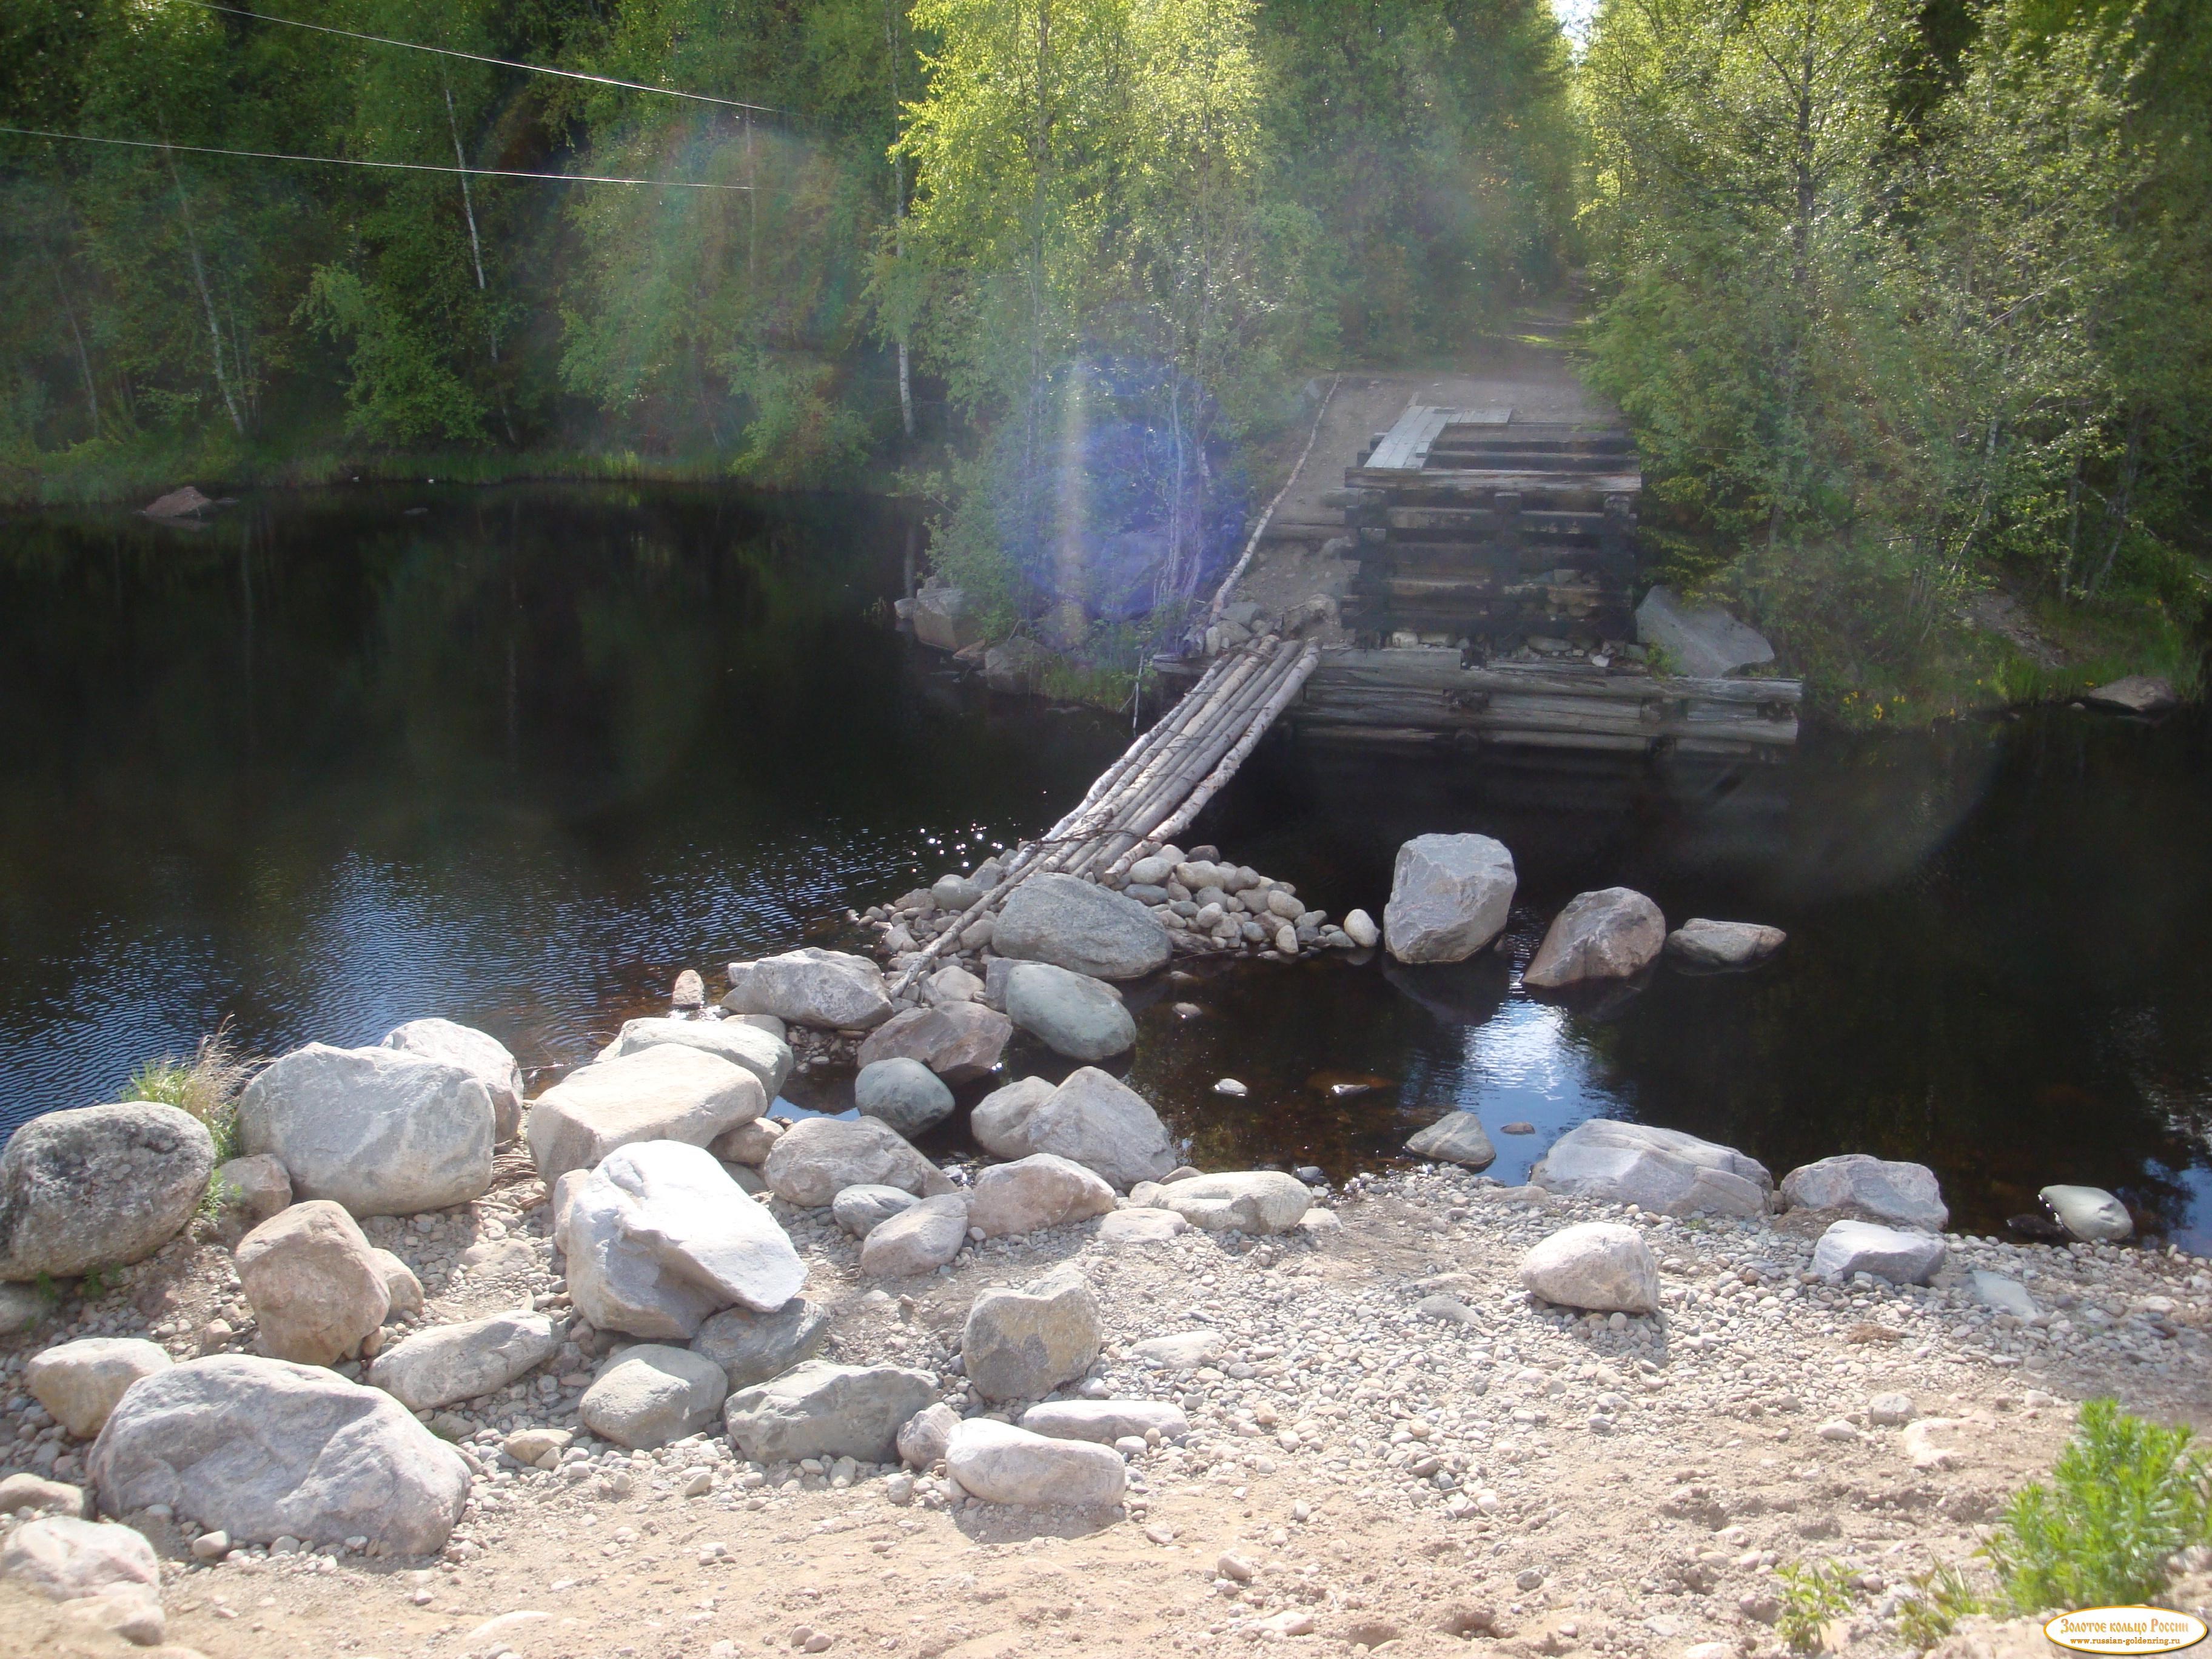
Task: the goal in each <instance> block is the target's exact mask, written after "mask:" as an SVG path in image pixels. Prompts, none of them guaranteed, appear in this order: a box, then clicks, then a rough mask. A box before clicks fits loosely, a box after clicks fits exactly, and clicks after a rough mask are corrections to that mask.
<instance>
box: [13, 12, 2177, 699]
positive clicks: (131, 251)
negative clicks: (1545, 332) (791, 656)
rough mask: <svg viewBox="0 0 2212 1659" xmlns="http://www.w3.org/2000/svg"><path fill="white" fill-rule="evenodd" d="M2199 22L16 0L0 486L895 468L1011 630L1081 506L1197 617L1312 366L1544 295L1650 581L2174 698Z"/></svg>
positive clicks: (1817, 671) (1846, 639) (1365, 356)
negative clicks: (2068, 658) (1638, 481)
mask: <svg viewBox="0 0 2212 1659" xmlns="http://www.w3.org/2000/svg"><path fill="white" fill-rule="evenodd" d="M2203 14H2204V9H2203V8H2201V7H2199V6H2197V5H2196V4H2193V3H2191V0H2140V3H2136V4H2133V5H2130V4H2125V3H2121V0H1604V3H1602V4H1601V6H1600V7H1599V9H1598V10H1597V13H1596V15H1595V19H1594V21H1592V23H1591V25H1590V27H1589V30H1588V33H1587V36H1586V38H1583V39H1580V40H1570V39H1569V38H1568V37H1567V36H1566V35H1565V33H1563V32H1562V29H1561V27H1560V26H1559V22H1558V21H1557V20H1556V19H1555V18H1554V16H1553V13H1552V11H1551V9H1550V8H1549V6H1548V5H1547V3H1546V0H807V3H792V0H440V3H434V0H332V3H319V4H316V5H314V6H312V7H308V6H303V5H295V6H293V7H289V8H286V9H283V10H282V11H279V10H278V9H276V8H275V7H274V5H273V3H272V4H271V6H270V7H267V8H264V7H261V6H259V5H258V4H247V5H244V6H236V7H234V6H230V5H225V4H215V3H210V0H127V3H125V0H10V3H9V5H8V6H7V7H6V8H5V9H0V128H4V129H6V131H0V285H4V291H5V292H6V293H7V294H8V295H9V297H10V300H11V301H12V302H11V303H10V304H9V305H8V306H7V307H4V308H0V499H13V500H16V501H40V500H46V501H63V500H72V499H113V498H117V497H125V498H131V499H135V498H136V497H137V492H140V491H141V490H143V489H146V488H148V487H149V486H152V485H156V484H161V485H166V484H167V483H173V482H178V481H182V480H185V479H187V478H195V479H200V480H204V481H207V482H210V483H224V482H228V483H238V484H244V483H308V482H319V481H325V480H333V479H339V478H348V477H362V476H370V475H383V476H398V477H410V476H420V475H422V474H423V473H424V472H426V471H427V472H429V473H431V474H433V475H439V476H446V477H461V478H467V477H486V478H489V477H501V476H510V475H519V474H526V473H527V474H537V475H550V476H564V475H576V476H586V477H591V476H615V477H654V476H663V477H719V478H725V479H732V480H735V481H738V482H741V483H746V484H750V485H754V486H759V487H763V488H776V489H853V488H860V489H870V490H875V491H879V492H887V493H894V494H898V495H907V496H910V497H915V498H918V499H920V500H921V501H925V502H927V504H928V506H929V508H930V510H931V512H932V513H933V520H934V535H933V549H932V556H933V561H934V562H935V563H936V564H937V566H938V568H939V569H940V570H941V571H943V572H945V573H947V574H951V575H953V576H955V577H957V579H958V580H961V581H963V583H964V584H965V585H967V586H971V587H973V588H975V589H976V590H978V591H979V592H984V593H987V594H988V595H989V596H990V597H991V599H992V601H993V603H994V605H995V606H996V614H997V616H998V618H999V626H1000V627H1001V628H1002V629H1004V628H1012V627H1015V626H1018V625H1019V624H1020V623H1022V621H1023V618H1024V595H1025V594H1026V593H1027V592H1029V591H1030V583H1029V581H1028V580H1027V576H1028V574H1030V573H1034V572H1035V571H1036V570H1037V569H1039V568H1041V567H1042V566H1043V565H1045V564H1047V563H1048V562H1050V561H1052V560H1053V559H1054V558H1056V557H1061V556H1065V549H1066V544H1067V541H1068V539H1069V538H1070V536H1071V534H1073V532H1072V530H1071V525H1070V520H1071V515H1072V514H1073V515H1074V516H1075V517H1078V518H1079V519H1080V520H1081V523H1082V526H1083V528H1084V532H1085V534H1103V533H1111V532H1121V531H1134V530H1139V529H1141V530H1143V531H1145V532H1147V533H1148V534H1151V535H1152V536H1154V537H1156V538H1164V543H1165V546H1166V548H1167V557H1166V561H1165V568H1164V571H1163V572H1161V573H1158V575H1157V578H1156V580H1155V581H1154V584H1153V590H1152V600H1153V601H1154V602H1157V603H1163V604H1167V605H1173V604H1175V603H1176V602H1178V601H1180V600H1182V599H1188V596H1190V595H1191V594H1192V593H1193V592H1195V591H1196V590H1197V586H1198V584H1199V582H1200V579H1201V577H1202V575H1203V574H1204V573H1206V571H1208V570H1211V569H1216V568H1218V567H1219V565H1220V563H1221V562H1223V561H1224V559H1225V556H1227V554H1228V552H1229V551H1230V550H1233V544H1235V542H1236V541H1237V538H1239V537H1240V535H1241V534H1242V532H1243V528H1244V526H1245V524H1246V521H1247V519H1248V517H1249V513H1250V512H1251V510H1252V507H1253V503H1254V500H1255V492H1256V493H1261V494H1263V493H1264V492H1263V491H1259V490H1258V485H1259V483H1261V481H1262V479H1263V478H1264V477H1266V475H1267V471H1268V468H1269V467H1270V466H1271V465H1274V461H1273V459H1272V458H1273V457H1275V456H1277V455H1278V454H1279V451H1280V449H1281V447H1282V441H1283V440H1284V437H1285V434H1286V433H1289V432H1291V429H1292V428H1295V427H1296V426H1297V425H1298V424H1299V423H1300V422H1301V418H1302V416H1301V410H1302V407H1303V405H1302V404H1301V402H1300V391H1301V388H1302V387H1304V386H1307V384H1308V383H1309V381H1310V380H1311V378H1312V377H1313V376H1315V375H1316V374H1325V373H1328V372H1330V371H1334V370H1340V369H1343V368H1348V367H1357V366H1359V365H1421V364H1431V363H1433V364H1437V365H1447V364H1449V363H1450V362H1452V361H1453V359H1454V355H1455V352H1456V351H1458V350H1460V349H1463V346H1464V344H1465V343H1466V342H1467V341H1468V340H1469V339H1471V338H1473V337H1477V336H1480V335H1481V334H1483V333H1485V332H1486V331H1506V330H1510V329H1512V328H1514V327H1515V326H1516V321H1515V319H1516V316H1517V315H1519V314H1520V313H1521V312H1522V310H1523V308H1524V307H1528V306H1530V305H1532V304H1534V303H1538V302H1551V301H1560V300H1562V299H1564V300H1565V301H1569V302H1571V303H1572V304H1573V305H1575V306H1576V307H1579V308H1580V309H1581V310H1582V311H1583V313H1585V314H1586V316H1587V319H1588V320H1587V322H1586V324H1585V325H1583V328H1582V330H1581V331H1580V333H1579V334H1578V336H1577V345H1578V346H1579V349H1580V350H1581V353H1582V361H1583V368H1584V372H1585V373H1586V374H1588V375H1589V378H1590V379H1591V380H1593V381H1594V382H1595V385H1596V386H1598V387H1599V388H1600V389H1601V390H1602V391H1603V392H1606V393H1607V394H1608V395H1610V396H1611V397H1612V398H1614V399H1616V400H1617V401H1618V402H1619V403H1620V405H1621V407H1622V408H1623V410H1625V411H1626V414H1627V416H1628V417H1629V419H1630V422H1631V423H1632V428H1633V429H1634V432H1635V434H1636V437H1637V441H1638V447H1639V450H1640V452H1641V454H1642V457H1643V461H1644V468H1645V471H1646V473H1647V476H1648V477H1649V478H1650V489H1649V490H1648V492H1647V496H1646V499H1647V502H1648V503H1650V506H1649V507H1648V508H1647V513H1646V520H1645V524H1644V541H1645V544H1646V552H1647V559H1648V561H1649V562H1650V567H1651V568H1653V569H1654V570H1655V571H1656V572H1659V573H1661V574H1667V575H1668V576H1670V577H1671V578H1672V579H1674V580H1677V581H1679V582H1681V583H1683V584H1685V585H1687V586H1692V587H1693V588H1696V589H1698V590H1699V591H1702V592H1711V593H1712V594H1715V595H1717V596H1718V597H1720V598H1723V599H1726V600H1727V601H1729V603H1731V604H1734V605H1736V606H1738V607H1739V608H1740V609H1741V611H1743V612H1745V613H1746V614H1747V615H1748V616H1749V617H1752V618H1753V620H1755V621H1757V622H1758V623H1760V625H1762V626H1763V627H1765V628H1767V629H1769V630H1770V631H1771V632H1772V633H1773V634H1774V635H1776V637H1777V639H1778V642H1779V643H1781V644H1782V645H1783V646H1784V649H1785V651H1787V652H1789V653H1790V654H1792V655H1793V656H1794V658H1795V659H1796V660H1797V661H1798V662H1799V663H1800V664H1801V665H1802V666H1803V668H1804V669H1805V671H1807V672H1808V676H1809V678H1811V679H1812V681H1813V683H1814V686H1815V688H1816V690H1818V691H1820V694H1821V695H1823V696H1825V697H1826V698H1827V699H1828V700H1829V702H1831V704H1832V706H1833V707H1835V708H1838V709H1839V710H1843V711H1845V712H1847V713H1848V711H1849V710H1850V708H1852V707H1854V706H1857V707H1858V708H1860V709H1861V710H1862V711H1863V710H1866V709H1875V710H1878V711H1886V712H1893V714H1896V715H1899V716H1903V717H1905V718H1911V717H1913V716H1914V715H1915V714H1925V713H1933V712H1942V710H1943V709H1944V708H1948V707H1957V706H1960V704H1961V703H1962V702H1969V701H1974V700H1977V698H1978V697H1981V696H1986V697H1988V698H1990V699H1992V700H1993V699H1995V698H1996V697H1998V696H2002V695H2008V694H2009V693H2011V692H2014V691H2016V690H2019V689H2020V677H2021V675H2023V674H2026V675H2028V676H2030V677H2032V675H2033V663H2032V662H2029V661H2027V660H2026V659H2012V658H2008V657H2007V656H2006V655H2005V653H2002V652H1998V653H1995V654H1993V653H1991V651H1990V648H1989V647H1988V645H1987V641H1988V640H1989V639H1990V638H1991V637H1994V636H1991V635H1987V634H1985V633H1978V632H1977V631H1975V630H1973V629H1969V628H1968V627H1966V625H1965V619H1966V618H1968V617H1972V616H1974V615H1975V614H1976V613H1977V608H1978V607H1981V606H1985V605H1988V604H1989V603H1990V602H1991V601H1992V600H1993V599H2001V600H2002V603H2003V604H2004V605H2008V606H2011V607H2014V614H2019V615H2024V616H2028V617H2033V620H2034V625H2035V626H2036V627H2038V628H2039V629H2041V630H2042V633H2043V634H2044V635H2045V636H2047V637H2051V638H2057V639H2061V640H2063V641H2066V642H2068V643H2069V645H2070V646H2071V647H2073V648H2074V652H2075V656H2076V658H2077V659H2080V660H2083V661H2095V662H2100V663H2101V662H2106V661H2111V662H2116V663H2124V664H2126V665H2129V666H2132V667H2144V668H2150V669H2154V670H2157V671H2164V672H2167V673H2169V674H2172V675H2174V676H2176V677H2177V678H2179V679H2180V680H2182V681H2184V682H2185V683H2187V682H2192V681H2193V679H2194V677H2195V671H2194V669H2193V667H2192V665H2191V664H2192V661H2193V656H2192V653H2195V652H2196V651H2197V649H2198V648H2199V647H2198V644H2197V640H2196V629H2197V627H2198V625H2199V617H2201V615H2202V613H2203V610H2204V605H2205V600H2206V597H2207V594H2208V592H2212V578H2208V568H2212V567H2208V563H2207V557H2206V555H2207V548H2206V544H2205V539H2204V537H2203V531H2202V528H2201V526H2202V523H2203V517H2204V512H2203V509H2204V508H2205V507H2206V506H2207V504H2208V493H2212V492H2209V491H2208V484H2209V483H2212V469H2208V466H2207V448H2206V442H2207V439H2208V436H2212V304H2208V299H2212V295H2208V294H2207V293H2206V289H2207V286H2208V284H2212V155H2208V143H2212V21H2207V19H2206V18H2205V16H2204V15H2203ZM307 25H312V26H313V27H306V26H307ZM422 47H431V48H435V51H424V50H421V49H420V48H422ZM549 70H557V71H560V73H557V74H556V73H546V72H542V71H549ZM673 94H684V95H673ZM219 152H221V153H219ZM241 153H242V154H241ZM1269 487H1272V485H1270V486H1269ZM1071 503H1073V504H1074V505H1073V506H1071ZM2008 676H2009V677H2011V678H2008ZM1900 699H1902V701H1901V702H1900V701H1899V700H1900Z"/></svg>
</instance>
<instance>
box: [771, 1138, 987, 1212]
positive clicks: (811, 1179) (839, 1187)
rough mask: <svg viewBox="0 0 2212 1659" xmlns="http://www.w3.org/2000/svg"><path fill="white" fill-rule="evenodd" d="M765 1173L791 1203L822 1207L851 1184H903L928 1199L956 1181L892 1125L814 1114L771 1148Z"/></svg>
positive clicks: (945, 1190)
mask: <svg viewBox="0 0 2212 1659" xmlns="http://www.w3.org/2000/svg"><path fill="white" fill-rule="evenodd" d="M761 1173H762V1174H763V1176H766V1177H767V1178H768V1184H769V1188H770V1190H771V1191H773V1192H774V1193H775V1195H776V1196H777V1197H778V1198H780V1199H781V1200H784V1201H785V1202H786V1203H787V1204H797V1205H799V1206H801V1207H803V1208H805V1209H819V1208H820V1207H821V1206H823V1205H825V1204H827V1203H829V1201H830V1200H833V1199H835V1198H836V1196H837V1194H839V1193H842V1191H844V1190H845V1188H848V1187H864V1186H883V1187H897V1188H902V1190H904V1191H907V1192H909V1193H917V1194H921V1196H923V1197H925V1198H928V1197H934V1196H935V1195H936V1194H939V1193H949V1192H951V1190H952V1182H951V1180H950V1179H949V1178H948V1177H947V1176H945V1171H944V1170H940V1169H939V1168H938V1167H937V1166H936V1165H935V1164H932V1163H931V1162H930V1161H929V1160H928V1159H927V1158H924V1157H923V1156H922V1155H921V1153H920V1152H916V1151H915V1149H914V1148H913V1147H912V1146H908V1144H907V1142H906V1140H905V1139H904V1137H902V1135H900V1133H898V1131H896V1129H894V1128H892V1127H890V1125H889V1124H888V1123H884V1122H881V1121H878V1120H877V1119H875V1118H872V1117H856V1118H842V1117H809V1118H802V1119H800V1120H799V1121H798V1122H796V1123H794V1124H793V1125H792V1126H791V1127H790V1128H789V1129H787V1130H786V1131H785V1132H784V1133H783V1134H782V1135H781V1137H780V1138H779V1139H777V1141H776V1143H775V1146H772V1147H770V1148H769V1154H768V1161H767V1162H766V1163H765V1164H763V1165H762V1166H761Z"/></svg>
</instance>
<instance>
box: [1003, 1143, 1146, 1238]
mask: <svg viewBox="0 0 2212 1659" xmlns="http://www.w3.org/2000/svg"><path fill="white" fill-rule="evenodd" d="M971 1192H972V1196H971V1197H970V1199H969V1206H968V1225H969V1226H971V1227H974V1228H975V1229H977V1230H978V1231H981V1233H982V1235H983V1236H984V1237H986V1238H1000V1237H1006V1236H1007V1235H1009V1234H1016V1233H1033V1232H1036V1231H1038V1230H1039V1229H1041V1228H1044V1227H1059V1226H1063V1225H1066V1224H1067V1223H1068V1222H1071V1221H1084V1220H1087V1219H1089V1218H1091V1217H1092V1216H1095V1215H1106V1214H1109V1213H1110V1212H1112V1210H1113V1208H1114V1189H1113V1188H1112V1187H1110V1186H1109V1185H1108V1184H1107V1182H1106V1179H1105V1177H1104V1176H1100V1175H1097V1174H1095V1173H1094V1172H1093V1171H1091V1170H1086V1169H1085V1168H1084V1167H1083V1165H1081V1164H1078V1163H1075V1162H1073V1160H1072V1159H1069V1158H1060V1157H1056V1156H1054V1154H1053V1153H1051V1152H1032V1153H1031V1154H1030V1156H1029V1157H1027V1158H1018V1159H1017V1160H1015V1161H1014V1162H1013V1163H1012V1164H992V1165H990V1166H989V1167H988V1168H987V1169H984V1170H979V1171H977V1172H976V1176H975V1182H974V1183H973V1185H972V1188H971Z"/></svg>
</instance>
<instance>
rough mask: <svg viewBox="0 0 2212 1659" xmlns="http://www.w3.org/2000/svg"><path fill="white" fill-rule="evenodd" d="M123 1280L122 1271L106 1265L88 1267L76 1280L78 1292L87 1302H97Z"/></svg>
mask: <svg viewBox="0 0 2212 1659" xmlns="http://www.w3.org/2000/svg"><path fill="white" fill-rule="evenodd" d="M121 1282H122V1279H121V1276H120V1273H118V1270H117V1269H116V1268H114V1267H108V1266H106V1265H104V1264H103V1265H101V1266H98V1267H88V1268H86V1269H85V1271H84V1274H83V1277H82V1278H80V1279H78V1280H77V1282H76V1293H77V1295H78V1296H79V1297H82V1299H83V1300H85V1301H87V1302H97V1301H99V1300H100V1298H101V1297H104V1296H106V1295H107V1294H108V1293H109V1292H110V1291H113V1290H114V1289H115V1288H116V1287H117V1286H118V1285H120V1284H121Z"/></svg>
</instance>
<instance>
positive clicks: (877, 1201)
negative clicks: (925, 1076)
mask: <svg viewBox="0 0 2212 1659" xmlns="http://www.w3.org/2000/svg"><path fill="white" fill-rule="evenodd" d="M931 1080H932V1081H935V1079H931ZM920 1202H921V1200H920V1199H919V1198H917V1197H915V1194H912V1193H910V1192H908V1191H907V1190H906V1189H905V1188H902V1187H885V1186H883V1185H881V1184H880V1183H878V1182H863V1183H862V1184H861V1185H860V1186H857V1187H848V1188H845V1189H844V1190H843V1191H842V1192H841V1193H839V1194H837V1196H836V1198H835V1199H833V1200H830V1205H829V1213H830V1215H831V1216H832V1217H833V1218H836V1223H837V1225H839V1226H840V1227H842V1228H843V1229H844V1230H845V1231H847V1232H848V1233H850V1234H851V1235H852V1236H853V1237H854V1238H866V1237H867V1236H868V1235H869V1234H870V1233H872V1232H873V1231H875V1230H876V1229H877V1228H878V1227H879V1226H881V1225H883V1224H884V1222H886V1221H889V1220H890V1218H892V1217H893V1216H895V1215H896V1214H898V1213H899V1212H900V1211H902V1210H910V1209H912V1208H913V1207H914V1206H915V1205H917V1204H919V1203H920Z"/></svg>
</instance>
